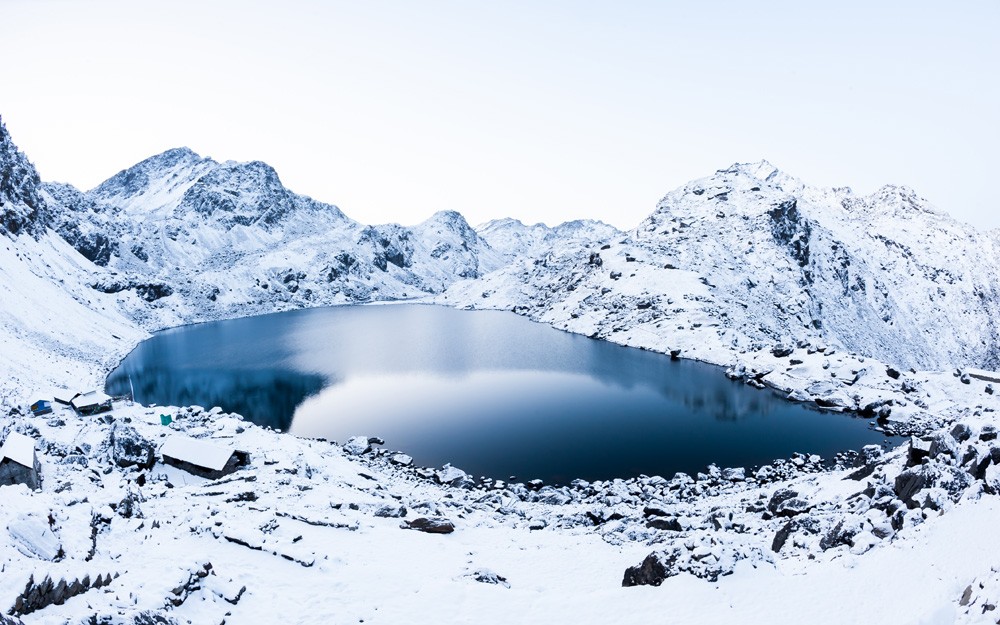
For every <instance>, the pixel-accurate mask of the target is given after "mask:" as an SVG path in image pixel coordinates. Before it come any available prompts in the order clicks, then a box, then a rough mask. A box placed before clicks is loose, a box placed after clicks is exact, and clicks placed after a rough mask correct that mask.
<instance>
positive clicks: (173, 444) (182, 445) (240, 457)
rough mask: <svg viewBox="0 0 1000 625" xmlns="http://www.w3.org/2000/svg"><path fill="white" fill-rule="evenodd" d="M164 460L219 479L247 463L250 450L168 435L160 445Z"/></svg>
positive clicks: (166, 462)
mask: <svg viewBox="0 0 1000 625" xmlns="http://www.w3.org/2000/svg"><path fill="white" fill-rule="evenodd" d="M160 455H161V456H162V457H163V463H164V464H169V465H170V466H173V467H177V468H178V469H182V470H184V471H187V472H188V473H191V474H193V475H198V476H201V477H205V478H208V479H212V480H215V479H219V478H220V477H223V476H225V475H229V474H230V473H232V472H233V471H235V470H236V469H238V468H240V467H244V466H246V465H248V464H250V454H248V453H247V452H245V451H240V450H238V449H230V448H228V447H221V446H219V445H213V444H212V443H209V442H206V441H203V440H199V439H196V438H191V437H189V436H181V435H175V436H171V437H170V438H168V439H167V440H166V442H165V443H163V447H161V448H160Z"/></svg>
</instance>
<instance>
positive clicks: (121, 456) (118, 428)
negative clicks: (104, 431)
mask: <svg viewBox="0 0 1000 625" xmlns="http://www.w3.org/2000/svg"><path fill="white" fill-rule="evenodd" d="M109 442H110V445H111V458H112V460H114V462H115V464H117V465H118V466H120V467H123V468H124V467H130V466H137V467H140V468H143V469H148V468H150V467H152V466H153V463H154V462H156V447H155V446H154V445H153V443H151V442H149V441H148V440H146V439H145V438H144V437H143V436H142V435H141V434H139V433H138V432H137V431H136V430H135V428H133V427H132V426H129V425H125V424H123V423H121V422H116V423H115V425H114V427H112V428H111V435H110V441H109Z"/></svg>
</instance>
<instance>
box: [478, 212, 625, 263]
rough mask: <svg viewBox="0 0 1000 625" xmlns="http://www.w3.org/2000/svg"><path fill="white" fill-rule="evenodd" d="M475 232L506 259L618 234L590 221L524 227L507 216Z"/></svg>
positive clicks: (485, 224)
mask: <svg viewBox="0 0 1000 625" xmlns="http://www.w3.org/2000/svg"><path fill="white" fill-rule="evenodd" d="M476 232H478V233H479V236H481V237H482V238H484V239H485V240H486V242H487V243H489V244H490V247H492V248H493V249H495V250H497V251H498V252H500V253H502V254H505V255H506V256H508V257H509V258H519V257H520V258H523V257H531V258H534V257H538V256H544V255H545V254H547V253H549V251H550V250H551V249H552V248H553V247H555V246H556V245H557V244H558V243H560V242H568V241H575V242H584V243H593V242H595V241H605V240H607V239H611V238H614V237H616V236H619V235H621V232H620V231H619V230H618V229H617V228H615V227H613V226H609V225H608V224H606V223H604V222H601V221H595V220H592V219H577V220H574V221H567V222H564V223H561V224H559V225H558V226H555V227H552V228H550V227H549V226H546V225H545V224H542V223H538V224H533V225H530V226H526V225H525V224H523V223H521V221H520V220H517V219H511V218H510V217H505V218H503V219H494V220H491V221H487V222H486V223H484V224H481V225H479V226H477V227H476Z"/></svg>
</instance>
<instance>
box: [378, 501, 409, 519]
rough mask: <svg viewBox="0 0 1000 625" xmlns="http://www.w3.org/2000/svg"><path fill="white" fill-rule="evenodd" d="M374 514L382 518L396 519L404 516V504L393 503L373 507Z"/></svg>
mask: <svg viewBox="0 0 1000 625" xmlns="http://www.w3.org/2000/svg"><path fill="white" fill-rule="evenodd" d="M375 516H377V517H382V518H384V519H398V518H400V517H404V516H406V506H400V505H393V504H390V505H385V506H380V507H378V508H376V509H375Z"/></svg>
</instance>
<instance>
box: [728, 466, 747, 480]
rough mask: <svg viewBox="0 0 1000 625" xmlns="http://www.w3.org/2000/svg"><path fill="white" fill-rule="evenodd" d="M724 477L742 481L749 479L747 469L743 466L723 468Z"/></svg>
mask: <svg viewBox="0 0 1000 625" xmlns="http://www.w3.org/2000/svg"><path fill="white" fill-rule="evenodd" d="M722 479H724V480H727V481H729V482H742V481H744V480H746V479H747V475H746V469H744V468H743V467H735V468H728V469H723V470H722Z"/></svg>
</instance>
